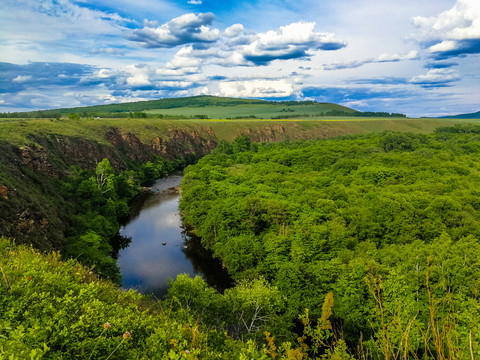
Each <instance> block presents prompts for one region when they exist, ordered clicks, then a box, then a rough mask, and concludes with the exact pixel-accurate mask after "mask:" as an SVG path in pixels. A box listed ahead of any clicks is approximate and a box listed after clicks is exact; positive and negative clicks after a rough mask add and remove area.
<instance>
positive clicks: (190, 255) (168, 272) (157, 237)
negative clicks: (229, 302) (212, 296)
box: [118, 174, 232, 298]
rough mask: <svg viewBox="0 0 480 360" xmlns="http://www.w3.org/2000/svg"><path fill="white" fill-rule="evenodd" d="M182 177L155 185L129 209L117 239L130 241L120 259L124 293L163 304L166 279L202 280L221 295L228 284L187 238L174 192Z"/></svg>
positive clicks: (216, 265)
mask: <svg viewBox="0 0 480 360" xmlns="http://www.w3.org/2000/svg"><path fill="white" fill-rule="evenodd" d="M181 181H182V175H180V174H177V175H171V176H168V177H166V178H163V179H160V180H158V181H157V182H156V183H155V184H154V185H153V186H152V188H151V191H150V192H148V193H147V194H145V196H143V197H142V198H141V199H139V200H138V202H137V203H136V204H135V206H134V207H133V209H132V215H131V218H130V220H129V222H128V223H127V224H126V225H125V226H123V227H122V228H121V229H120V235H122V236H123V237H127V238H130V239H131V242H130V245H129V246H128V247H126V248H124V249H121V250H120V251H119V254H118V265H119V267H120V270H121V272H122V275H123V283H122V286H123V288H126V289H129V288H131V289H136V290H138V291H140V292H141V293H143V294H153V295H155V296H156V297H158V298H162V297H164V296H165V295H166V293H167V291H168V279H169V278H171V279H175V278H176V276H177V275H178V274H182V273H187V274H189V275H190V276H195V275H200V276H201V277H202V278H203V279H204V280H205V281H206V282H207V284H208V285H209V286H212V287H214V288H216V289H217V290H218V291H220V292H222V291H223V290H225V289H226V288H228V287H230V286H231V283H232V281H231V279H230V278H229V276H228V274H227V272H226V271H225V270H224V269H223V268H222V267H221V263H220V262H219V261H218V260H216V259H213V258H212V256H211V253H209V252H208V251H206V250H205V249H204V248H203V247H202V246H201V244H200V241H199V240H198V239H197V238H195V237H193V236H190V235H189V234H187V232H186V231H185V229H184V228H183V226H182V219H181V217H180V211H179V208H178V205H179V199H180V195H179V191H178V187H179V185H180V182H181Z"/></svg>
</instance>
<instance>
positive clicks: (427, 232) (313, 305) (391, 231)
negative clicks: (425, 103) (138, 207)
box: [181, 127, 480, 359]
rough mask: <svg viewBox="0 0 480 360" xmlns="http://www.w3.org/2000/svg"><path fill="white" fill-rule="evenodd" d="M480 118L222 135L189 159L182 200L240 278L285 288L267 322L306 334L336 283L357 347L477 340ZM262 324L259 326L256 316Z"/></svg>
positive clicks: (420, 351) (342, 332) (458, 351)
mask: <svg viewBox="0 0 480 360" xmlns="http://www.w3.org/2000/svg"><path fill="white" fill-rule="evenodd" d="M479 134H480V128H476V127H467V128H461V127H452V128H440V129H438V130H437V131H436V132H435V134H432V135H413V134H399V133H384V134H382V135H366V136H349V137H340V138H335V139H328V140H321V141H306V142H291V143H289V142H285V143H280V144H263V145H260V144H253V143H251V142H250V141H249V139H248V138H247V137H240V138H237V139H236V140H235V141H234V143H233V144H228V143H226V142H222V143H220V144H219V146H218V147H217V149H216V150H215V151H214V152H213V153H212V154H211V155H209V156H206V157H204V158H203V159H201V160H200V161H199V162H198V164H196V165H194V166H189V167H187V169H186V170H185V177H184V180H183V184H182V200H181V209H182V211H183V215H184V221H185V222H187V223H188V224H189V225H190V226H192V228H193V231H194V232H195V234H197V235H198V236H199V237H200V238H201V239H202V243H203V244H204V246H206V247H207V248H209V249H211V250H212V251H213V253H214V255H215V256H217V257H219V258H220V259H221V260H222V262H223V263H224V265H225V267H226V268H227V269H228V271H229V273H230V274H231V276H232V277H233V278H234V279H236V280H237V281H255V279H258V278H261V279H264V280H265V281H266V283H268V284H269V285H270V286H272V287H273V288H274V289H276V290H277V291H278V293H279V297H278V299H277V301H278V305H277V306H278V307H277V309H276V311H275V313H272V314H270V315H271V316H270V317H268V318H267V320H266V321H265V323H264V324H262V326H261V328H262V329H268V331H270V332H272V333H273V334H274V335H275V336H276V337H277V338H278V339H284V340H285V341H292V339H295V338H296V336H298V328H299V327H300V328H301V326H300V324H298V319H299V316H300V317H301V316H302V314H305V311H306V310H305V309H308V314H310V317H311V318H312V319H320V318H321V317H322V306H323V305H322V304H323V302H324V299H325V296H326V294H329V293H332V294H333V297H334V304H335V305H334V306H333V308H332V311H333V313H332V318H331V324H332V332H333V334H334V336H333V337H332V340H331V341H332V342H331V343H329V344H327V343H325V344H323V346H325V347H326V348H328V347H330V348H331V347H332V346H333V344H334V343H335V342H337V343H338V341H340V340H342V341H345V342H346V344H347V346H348V349H349V353H350V354H351V355H353V356H355V357H356V358H370V357H372V358H386V359H389V358H419V359H425V358H435V359H444V358H459V359H460V358H474V356H475V355H476V356H477V357H478V356H479V354H480V349H479V346H480V343H479V338H480V336H479V333H480V326H479V324H480V322H479V321H478V319H477V318H478V315H479V314H478V310H479V309H480V307H479V305H478V302H477V297H478V286H479V284H480V282H479V279H480V276H479V275H480V242H479V241H478V239H479V238H480V230H479V226H478V224H479V219H480V202H479V200H478V199H479V186H478V185H479V181H480V172H479V166H480V135H479ZM259 328H260V327H259Z"/></svg>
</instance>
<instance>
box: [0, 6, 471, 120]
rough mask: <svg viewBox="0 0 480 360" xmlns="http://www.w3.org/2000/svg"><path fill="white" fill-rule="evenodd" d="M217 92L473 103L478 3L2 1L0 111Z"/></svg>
mask: <svg viewBox="0 0 480 360" xmlns="http://www.w3.org/2000/svg"><path fill="white" fill-rule="evenodd" d="M203 94H206V95H215V96H228V97H241V98H258V99H266V100H273V101H280V100H315V101H318V102H333V103H337V104H341V105H344V106H348V107H351V108H354V109H356V110H360V111H386V112H398V113H404V114H407V115H408V116H411V117H420V116H443V115H453V114H459V113H471V112H476V111H479V110H480V0H402V1H398V0H264V1H260V0H248V1H242V0H230V1H228V0H225V1H215V0H176V1H174V0H134V1H132V0H129V1H127V0H116V1H110V0H109V1H107V0H99V1H92V0H2V6H1V8H0V112H14V111H30V110H37V109H51V108H65V107H76V106H89V105H100V104H110V103H121V102H130V101H140V100H153V99H160V98H169V97H184V96H194V95H203Z"/></svg>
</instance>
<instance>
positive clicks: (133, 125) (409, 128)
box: [0, 105, 480, 146]
mask: <svg viewBox="0 0 480 360" xmlns="http://www.w3.org/2000/svg"><path fill="white" fill-rule="evenodd" d="M242 106H243V105H242ZM242 106H235V107H232V109H234V108H241V107H242ZM261 106H264V105H261ZM268 106H271V105H268ZM300 106H303V107H308V106H310V105H297V107H300ZM251 107H252V105H249V108H251ZM237 110H238V109H237ZM193 112H195V111H193ZM237 114H238V112H237ZM479 122H480V120H479V119H411V118H356V117H327V118H326V117H321V118H318V119H313V118H302V119H278V120H277V119H234V120H226V119H221V118H215V119H206V120H200V119H191V120H164V119H131V118H122V119H108V118H102V119H93V118H81V119H67V118H61V119H0V140H4V141H6V142H8V143H10V144H13V145H15V146H22V145H25V144H31V143H33V142H34V140H33V138H34V136H35V135H38V134H44V135H45V134H47V135H48V134H52V135H59V136H68V137H81V138H84V139H87V140H90V141H94V142H98V143H100V144H108V145H110V144H109V143H108V141H107V140H106V138H105V133H106V132H107V131H108V130H109V129H110V128H117V129H119V130H120V131H121V132H130V133H133V134H135V135H136V136H137V137H138V138H139V139H140V140H141V141H142V142H144V143H146V144H149V143H151V142H152V140H153V138H154V137H157V136H160V137H163V138H166V137H169V134H170V132H171V131H172V130H173V129H178V130H184V131H187V132H197V133H199V134H200V135H201V136H202V134H204V135H205V136H209V135H208V134H206V133H205V132H206V129H208V128H210V129H212V130H213V131H214V133H215V136H216V137H217V139H219V140H227V141H231V140H233V139H234V138H235V137H237V136H238V135H239V134H252V139H254V138H255V135H258V136H260V137H262V136H263V135H264V136H263V137H265V136H268V134H269V133H272V132H276V133H277V135H278V136H280V135H281V134H283V136H284V137H285V136H288V137H290V138H291V139H309V138H316V137H326V136H334V135H345V134H362V133H370V132H383V131H399V132H413V133H429V132H432V131H433V130H435V128H437V127H441V126H451V125H455V124H459V123H479ZM282 129H283V130H282ZM262 134H263V135H262ZM258 136H257V137H258ZM278 136H277V137H276V138H272V139H271V140H279V138H278ZM280 140H282V139H280Z"/></svg>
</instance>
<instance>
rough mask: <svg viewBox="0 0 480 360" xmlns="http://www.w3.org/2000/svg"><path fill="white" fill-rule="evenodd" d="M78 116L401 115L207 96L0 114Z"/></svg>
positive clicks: (266, 116)
mask: <svg viewBox="0 0 480 360" xmlns="http://www.w3.org/2000/svg"><path fill="white" fill-rule="evenodd" d="M75 114H76V115H78V116H82V117H92V116H93V117H160V118H200V119H202V118H214V119H239V118H259V119H290V118H307V117H314V118H315V117H323V116H367V117H370V116H386V117H391V116H394V117H404V116H405V115H403V114H395V113H394V114H390V113H385V112H366V113H365V112H359V111H357V110H354V109H351V108H348V107H346V106H342V105H337V104H332V103H319V102H316V101H266V100H257V99H240V98H231V97H217V96H210V95H201V96H191V97H183V98H169V99H159V100H149V101H137V102H130V103H122V104H108V105H95V106H86V107H74V108H62V109H49V110H38V111H30V112H17V113H4V114H0V117H6V118H9V117H15V118H18V117H23V118H25V117H27V118H57V117H62V116H66V115H70V116H72V115H75Z"/></svg>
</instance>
